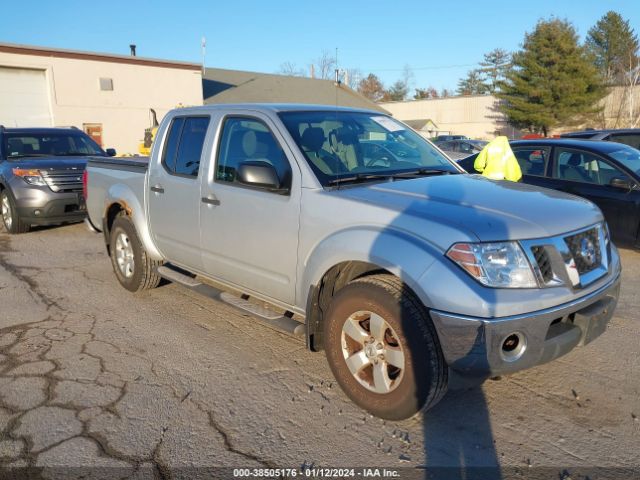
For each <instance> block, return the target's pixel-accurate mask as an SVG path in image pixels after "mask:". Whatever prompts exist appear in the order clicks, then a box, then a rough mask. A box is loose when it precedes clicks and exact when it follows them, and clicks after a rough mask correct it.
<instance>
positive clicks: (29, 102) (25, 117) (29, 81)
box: [0, 67, 52, 127]
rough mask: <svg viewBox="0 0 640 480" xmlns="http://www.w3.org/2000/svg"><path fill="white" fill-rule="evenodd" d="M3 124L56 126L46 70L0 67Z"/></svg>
mask: <svg viewBox="0 0 640 480" xmlns="http://www.w3.org/2000/svg"><path fill="white" fill-rule="evenodd" d="M0 125H4V126H5V127H50V126H51V125H52V122H51V113H50V111H49V94H48V92H47V79H46V77H45V72H44V70H31V69H25V68H8V67H0Z"/></svg>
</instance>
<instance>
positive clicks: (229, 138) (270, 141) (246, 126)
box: [216, 117, 291, 187]
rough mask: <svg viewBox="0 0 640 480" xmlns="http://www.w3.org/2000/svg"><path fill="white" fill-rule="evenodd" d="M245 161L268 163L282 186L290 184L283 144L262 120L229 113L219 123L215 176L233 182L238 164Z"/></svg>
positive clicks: (287, 162)
mask: <svg viewBox="0 0 640 480" xmlns="http://www.w3.org/2000/svg"><path fill="white" fill-rule="evenodd" d="M247 161H261V162H267V163H269V164H271V165H272V166H273V167H274V168H275V170H276V173H277V174H278V178H279V179H280V184H281V186H282V187H287V186H290V184H291V166H290V165H289V161H288V160H287V157H286V155H285V154H284V151H283V150H282V147H280V144H279V143H278V141H277V140H276V139H275V137H274V136H273V134H272V133H271V131H270V130H269V127H267V126H266V125H265V124H264V123H263V122H262V121H260V120H256V119H251V118H246V117H228V118H227V119H226V120H225V122H224V125H223V127H222V135H221V138H220V145H219V146H218V160H217V164H216V180H217V181H220V182H228V183H236V182H237V172H238V167H239V166H240V164H241V163H243V162H247Z"/></svg>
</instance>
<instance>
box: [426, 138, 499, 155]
mask: <svg viewBox="0 0 640 480" xmlns="http://www.w3.org/2000/svg"><path fill="white" fill-rule="evenodd" d="M434 143H435V144H436V145H437V146H438V148H439V149H440V150H442V151H443V152H444V153H446V154H447V156H448V157H449V158H450V159H452V160H457V159H461V158H465V157H468V156H469V155H473V154H474V153H480V152H481V151H482V149H483V148H484V146H485V145H486V144H487V143H489V142H487V141H485V140H448V141H446V142H443V141H438V142H434Z"/></svg>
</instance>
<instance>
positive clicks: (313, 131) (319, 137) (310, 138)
mask: <svg viewBox="0 0 640 480" xmlns="http://www.w3.org/2000/svg"><path fill="white" fill-rule="evenodd" d="M300 143H301V145H302V148H304V149H305V150H309V151H312V152H317V151H318V150H320V149H321V148H322V145H323V144H324V130H322V128H320V127H309V128H307V129H306V130H305V131H304V132H302V137H301V138H300Z"/></svg>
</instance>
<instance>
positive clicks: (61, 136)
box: [2, 133, 106, 160]
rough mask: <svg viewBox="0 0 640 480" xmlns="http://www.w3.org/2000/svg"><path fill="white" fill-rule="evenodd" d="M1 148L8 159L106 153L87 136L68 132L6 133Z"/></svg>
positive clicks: (100, 154)
mask: <svg viewBox="0 0 640 480" xmlns="http://www.w3.org/2000/svg"><path fill="white" fill-rule="evenodd" d="M2 150H3V151H4V152H5V156H6V158H7V159H8V160H11V159H18V158H24V157H51V156H86V155H97V156H104V155H106V154H105V153H104V151H103V150H102V149H101V148H100V147H99V146H98V144H97V143H95V142H94V141H93V140H91V138H89V137H88V136H86V135H78V134H70V133H43V134H33V133H29V134H17V133H6V134H5V135H4V141H3V145H2Z"/></svg>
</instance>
